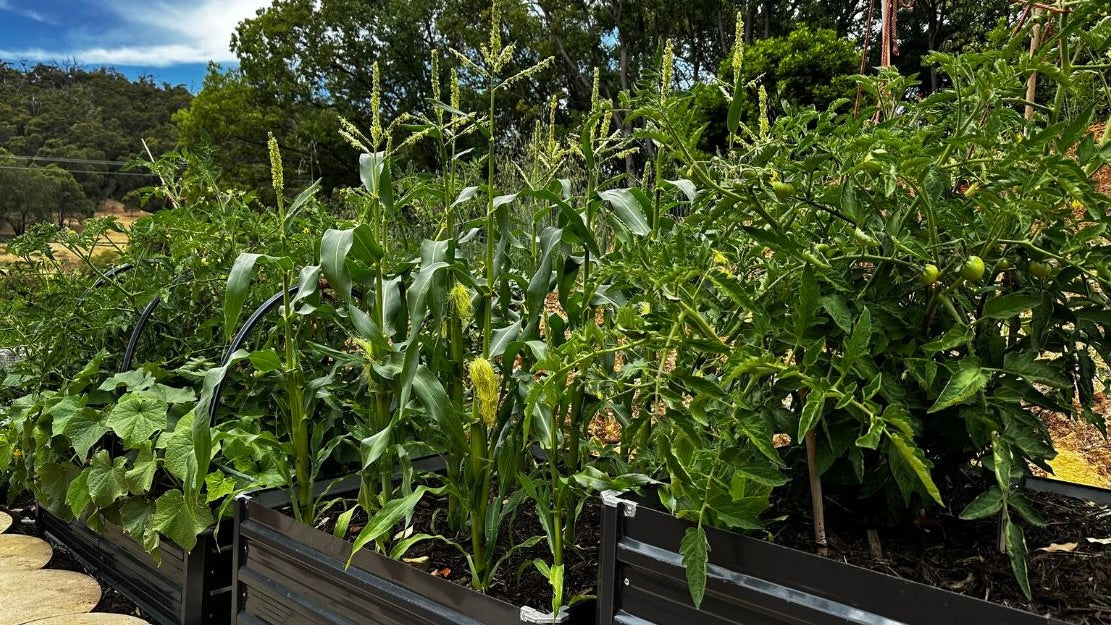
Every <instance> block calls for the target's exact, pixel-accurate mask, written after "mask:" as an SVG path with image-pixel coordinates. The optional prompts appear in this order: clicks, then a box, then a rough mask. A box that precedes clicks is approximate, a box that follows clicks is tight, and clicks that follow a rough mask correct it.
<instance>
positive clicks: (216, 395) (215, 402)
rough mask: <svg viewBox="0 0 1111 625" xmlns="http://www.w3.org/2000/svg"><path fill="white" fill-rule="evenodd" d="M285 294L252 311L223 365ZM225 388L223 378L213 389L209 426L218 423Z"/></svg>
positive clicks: (292, 290)
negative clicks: (217, 412)
mask: <svg viewBox="0 0 1111 625" xmlns="http://www.w3.org/2000/svg"><path fill="white" fill-rule="evenodd" d="M300 288H301V287H299V286H291V287H289V291H288V295H289V297H293V296H294V295H296V294H297V291H298V290H300ZM285 296H286V292H282V291H278V292H277V293H275V294H273V295H271V296H270V299H268V300H266V301H265V302H263V303H262V306H259V307H258V308H256V309H255V312H253V313H251V316H250V317H248V318H247V322H246V323H244V324H243V326H242V327H240V328H239V332H236V333H235V337H234V338H232V340H231V343H230V344H229V345H228V349H227V351H226V352H224V357H223V359H221V360H220V366H221V367H225V366H227V364H228V362H229V361H230V360H231V356H232V354H234V353H235V352H236V351H238V350H239V348H240V346H242V345H243V341H245V340H247V337H248V336H249V335H250V334H251V331H252V330H254V329H255V326H256V325H258V322H259V321H260V320H261V319H262V318H263V317H265V316H266V314H267V313H269V312H270V311H271V310H273V309H274V308H276V307H277V306H278V304H281V303H282V300H283V299H284V297H285ZM223 390H224V381H223V379H221V380H220V381H219V382H217V383H216V386H215V387H214V388H213V389H212V399H210V400H209V402H208V425H209V427H212V426H213V425H215V423H216V411H217V410H218V409H219V407H220V394H221V392H223Z"/></svg>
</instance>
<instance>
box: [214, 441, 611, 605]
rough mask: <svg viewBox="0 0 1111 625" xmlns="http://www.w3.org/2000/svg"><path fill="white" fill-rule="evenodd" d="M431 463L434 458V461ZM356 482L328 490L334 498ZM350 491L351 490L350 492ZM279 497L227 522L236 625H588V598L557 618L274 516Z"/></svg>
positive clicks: (257, 499) (251, 502)
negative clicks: (230, 536) (232, 540)
mask: <svg viewBox="0 0 1111 625" xmlns="http://www.w3.org/2000/svg"><path fill="white" fill-rule="evenodd" d="M437 460H438V459H437ZM357 487H358V481H357V480H350V481H348V482H339V483H337V484H336V485H335V486H333V487H332V488H330V489H329V492H330V493H333V494H336V495H339V494H343V492H344V491H345V490H351V489H357ZM352 492H353V491H352ZM287 503H288V498H286V497H285V493H283V492H280V491H266V492H263V493H258V494H256V495H254V496H242V497H240V499H239V501H238V502H237V511H236V517H235V530H234V534H235V549H234V551H235V558H234V564H233V568H234V587H235V588H234V592H235V597H236V605H235V608H234V610H235V615H234V616H233V622H235V623H238V624H241V625H248V624H249V625H308V624H310V623H311V624H314V625H316V624H320V625H324V624H327V625H341V624H342V625H349V624H353V623H358V624H359V625H418V624H425V623H427V624H430V625H488V624H507V625H509V624H514V623H569V624H582V625H587V624H593V623H594V622H595V618H596V617H595V611H594V610H595V604H594V602H593V601H589V602H584V603H580V604H578V605H576V606H575V607H574V608H573V609H571V610H570V611H568V612H567V613H566V614H564V615H562V616H561V617H560V618H552V616H551V615H550V614H545V613H543V612H541V611H539V610H534V609H532V608H529V607H518V606H514V605H512V604H510V603H507V602H505V601H502V600H500V599H496V598H494V597H490V596H488V595H484V594H481V593H478V592H476V591H473V590H471V589H469V588H466V587H463V586H460V585H458V584H455V583H453V582H451V581H448V580H445V579H442V578H439V577H434V576H432V575H429V574H428V573H427V572H425V571H423V570H421V569H418V568H415V567H412V566H410V565H408V564H406V563H404V562H400V561H397V560H393V559H391V558H388V557H386V556H383V555H380V554H378V553H375V552H374V551H373V550H370V549H364V550H362V551H359V552H358V553H356V554H355V556H354V558H353V559H352V560H351V566H350V567H347V561H348V558H349V557H350V555H351V543H350V542H348V541H346V540H343V539H341V538H336V537H335V536H332V535H331V534H328V533H326V532H323V531H321V530H318V529H315V528H313V527H310V526H308V525H305V524H303V523H300V522H299V521H296V520H295V519H293V518H292V517H290V516H288V515H286V514H284V513H282V512H281V511H280V508H281V507H282V506H284V505H286V504H287Z"/></svg>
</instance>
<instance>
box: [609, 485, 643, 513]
mask: <svg viewBox="0 0 1111 625" xmlns="http://www.w3.org/2000/svg"><path fill="white" fill-rule="evenodd" d="M624 494H625V493H624V492H623V491H618V490H604V491H602V503H603V504H604V505H606V506H609V507H611V508H621V509H622V510H623V511H624V512H625V516H627V517H630V518H632V517H635V516H636V515H637V503H636V502H635V501H632V500H629V499H625V498H624V497H622V495H624Z"/></svg>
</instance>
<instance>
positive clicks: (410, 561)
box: [401, 556, 428, 564]
mask: <svg viewBox="0 0 1111 625" xmlns="http://www.w3.org/2000/svg"><path fill="white" fill-rule="evenodd" d="M401 561H402V562H404V563H405V564H424V563H425V562H428V556H421V557H419V558H402V559H401Z"/></svg>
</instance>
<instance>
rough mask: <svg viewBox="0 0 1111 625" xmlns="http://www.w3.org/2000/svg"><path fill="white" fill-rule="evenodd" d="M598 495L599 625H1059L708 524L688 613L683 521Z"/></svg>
mask: <svg viewBox="0 0 1111 625" xmlns="http://www.w3.org/2000/svg"><path fill="white" fill-rule="evenodd" d="M606 499H607V504H609V505H606V507H605V509H604V512H603V520H602V523H603V532H602V548H601V553H602V557H603V558H604V559H611V560H610V561H603V562H601V563H600V569H601V572H602V578H601V580H600V582H599V592H598V595H599V621H598V622H599V624H600V625H612V624H619V625H657V624H658V625H671V624H679V623H684V624H685V623H699V624H700V625H701V624H706V625H809V624H813V625H833V624H844V625H848V624H857V625H898V624H907V625H935V624H936V623H943V622H949V623H1006V624H1008V625H1058V624H1060V625H1063V621H1058V620H1055V619H1052V618H1049V617H1045V616H1038V615H1034V614H1030V613H1027V612H1022V611H1019V610H1015V609H1012V608H1007V607H1004V606H1000V605H997V604H993V603H988V602H986V601H981V600H979V599H976V598H973V597H966V596H964V595H959V594H956V593H953V592H949V591H946V590H941V589H938V588H933V587H930V586H926V585H923V584H919V583H916V582H911V581H908V580H903V579H899V578H896V577H891V576H888V575H884V574H882V573H877V572H874V571H869V570H867V569H863V568H860V567H857V566H853V565H849V564H845V563H842V562H838V561H835V560H830V559H828V558H821V557H818V556H815V555H812V554H807V553H803V552H800V551H796V550H794V549H789V548H787V547H783V546H780V545H775V544H772V543H769V542H766V541H762V540H757V539H753V538H749V537H746V536H741V535H739V534H734V533H732V532H726V531H722V530H717V529H713V528H710V529H708V530H707V536H708V538H709V542H710V567H709V570H708V579H707V587H706V596H705V599H704V600H703V603H702V608H701V610H696V609H695V608H694V606H693V605H692V603H691V600H690V594H689V590H688V588H687V583H686V576H685V573H684V570H683V567H682V562H681V557H680V555H679V542H680V540H681V539H682V536H683V533H684V532H685V531H686V529H687V528H688V527H690V525H691V524H690V523H688V522H686V521H682V520H680V519H677V518H675V517H674V516H672V515H670V514H666V513H663V512H660V511H658V510H653V509H651V508H648V507H646V506H643V505H637V503H636V502H631V501H630V502H628V504H626V503H622V502H621V500H614V499H613V498H612V497H608V498H606ZM613 504H616V505H613ZM633 510H635V512H633V513H632V514H631V515H630V512H632V511H633Z"/></svg>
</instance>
